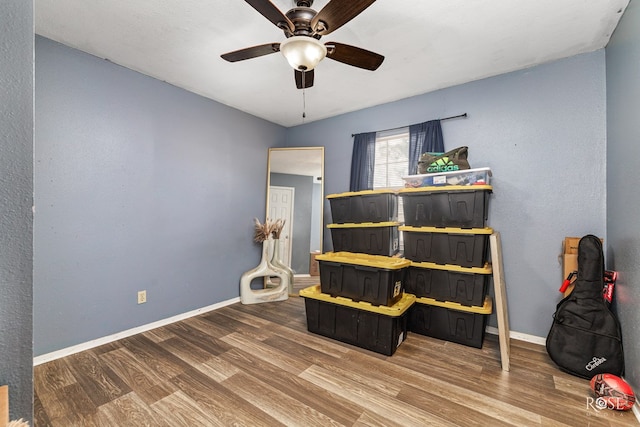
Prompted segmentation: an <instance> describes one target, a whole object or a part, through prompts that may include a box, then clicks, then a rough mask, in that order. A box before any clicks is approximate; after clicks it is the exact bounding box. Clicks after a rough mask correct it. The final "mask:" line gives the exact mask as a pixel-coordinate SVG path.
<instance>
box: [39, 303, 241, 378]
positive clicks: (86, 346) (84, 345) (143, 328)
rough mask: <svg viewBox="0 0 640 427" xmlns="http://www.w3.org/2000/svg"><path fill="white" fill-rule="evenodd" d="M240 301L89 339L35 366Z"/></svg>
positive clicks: (41, 356)
mask: <svg viewBox="0 0 640 427" xmlns="http://www.w3.org/2000/svg"><path fill="white" fill-rule="evenodd" d="M237 302H240V297H236V298H231V299H229V300H226V301H221V302H219V303H216V304H212V305H208V306H206V307H202V308H198V309H196V310H192V311H188V312H186V313H182V314H178V315H176V316H172V317H168V318H166V319H162V320H158V321H156V322H152V323H148V324H146V325H142V326H138V327H136V328H132V329H127V330H126V331H122V332H118V333H115V334H113V335H109V336H106V337H102V338H98V339H95V340H91V341H87V342H84V343H82V344H77V345H74V346H71V347H67V348H63V349H61V350H56V351H53V352H51V353H47V354H43V355H40V356H37V357H34V358H33V366H37V365H41V364H43V363H46V362H50V361H52V360H56V359H60V358H61V357H65V356H69V355H72V354H75V353H79V352H81V351H84V350H89V349H91V348H94V347H98V346H100V345H103V344H108V343H110V342H113V341H117V340H119V339H122V338H126V337H130V336H131V335H136V334H140V333H142V332H146V331H150V330H151V329H155V328H159V327H160V326H165V325H168V324H170V323H174V322H178V321H180V320H184V319H188V318H189V317H193V316H197V315H199V314H202V313H206V312H209V311H213V310H217V309H219V308H222V307H225V306H227V305H231V304H235V303H237Z"/></svg>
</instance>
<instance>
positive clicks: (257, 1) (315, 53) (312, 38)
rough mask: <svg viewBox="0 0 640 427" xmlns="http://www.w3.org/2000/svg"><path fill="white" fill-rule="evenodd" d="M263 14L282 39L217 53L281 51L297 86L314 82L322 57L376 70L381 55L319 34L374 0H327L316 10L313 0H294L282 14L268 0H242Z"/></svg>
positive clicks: (246, 55) (238, 56)
mask: <svg viewBox="0 0 640 427" xmlns="http://www.w3.org/2000/svg"><path fill="white" fill-rule="evenodd" d="M245 1H246V2H247V3H249V4H250V5H251V6H252V7H253V8H254V9H255V10H257V11H258V12H259V13H260V14H261V15H262V16H264V17H265V18H267V19H268V20H269V21H271V22H272V23H273V24H275V25H276V26H277V27H278V28H280V29H281V30H283V31H284V35H285V36H286V37H287V39H286V40H285V41H283V42H282V43H277V42H276V43H267V44H262V45H258V46H253V47H248V48H245V49H240V50H236V51H233V52H228V53H225V54H223V55H220V56H221V57H222V59H225V60H227V61H229V62H237V61H243V60H245V59H251V58H257V57H259V56H263V55H269V54H271V53H275V52H282V53H283V54H284V56H285V57H286V58H287V61H288V62H289V65H291V66H292V67H293V69H294V77H295V81H296V87H297V88H298V89H305V88H308V87H311V86H313V77H314V72H313V69H314V68H315V66H316V65H318V63H319V62H320V61H322V59H324V58H325V56H326V57H327V58H330V59H333V60H334V61H338V62H342V63H344V64H347V65H351V66H354V67H358V68H363V69H365V70H371V71H374V70H376V69H377V68H378V67H379V66H380V64H382V61H384V56H382V55H379V54H377V53H374V52H370V51H368V50H365V49H361V48H359V47H355V46H350V45H347V44H343V43H336V42H327V43H324V44H322V43H320V41H319V39H320V37H322V36H325V35H327V34H330V33H331V32H333V31H335V30H337V29H338V28H340V27H341V26H343V25H344V24H346V23H347V22H349V21H350V20H352V19H353V18H355V17H356V16H358V15H359V14H360V13H361V12H362V11H363V10H365V9H366V8H367V7H369V6H370V5H371V4H372V3H373V2H375V0H349V1H345V0H330V1H329V3H327V4H326V5H325V6H324V7H323V8H322V9H321V10H320V11H319V12H316V11H315V10H313V9H311V5H312V4H313V0H296V5H297V6H296V7H294V8H293V9H291V10H289V11H288V12H287V13H286V14H283V13H282V12H281V11H280V10H279V9H278V8H277V7H276V6H275V5H274V4H273V3H271V2H270V1H269V0H245Z"/></svg>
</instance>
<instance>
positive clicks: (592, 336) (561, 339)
mask: <svg viewBox="0 0 640 427" xmlns="http://www.w3.org/2000/svg"><path fill="white" fill-rule="evenodd" d="M603 286H604V255H603V252H602V243H601V242H600V239H599V238H597V237H596V236H593V235H587V236H584V237H583V238H581V239H580V242H579V243H578V276H577V279H576V281H575V287H574V289H573V291H572V292H571V293H570V294H569V295H568V296H567V297H565V298H564V299H563V300H562V301H560V302H559V303H558V305H557V306H556V312H555V313H554V315H553V324H552V325H551V330H550V331H549V335H547V353H549V356H550V357H551V360H553V361H554V362H555V364H556V365H558V367H559V368H560V369H562V370H563V371H565V372H568V373H570V374H573V375H576V376H578V377H582V378H587V379H591V378H592V377H593V376H594V375H596V374H601V373H609V374H614V375H617V376H621V375H622V374H623V373H624V354H623V351H622V332H621V331H620V323H619V322H618V319H617V317H616V316H615V315H614V314H613V312H611V310H609V306H608V304H607V303H606V301H605V299H604V298H603V296H602V289H603Z"/></svg>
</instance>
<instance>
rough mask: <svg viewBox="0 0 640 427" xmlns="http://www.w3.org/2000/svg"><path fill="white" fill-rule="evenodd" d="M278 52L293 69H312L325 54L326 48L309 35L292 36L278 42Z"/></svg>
mask: <svg viewBox="0 0 640 427" xmlns="http://www.w3.org/2000/svg"><path fill="white" fill-rule="evenodd" d="M280 52H282V54H283V55H284V57H285V58H287V61H288V62H289V65H291V66H292V67H293V68H294V69H295V70H299V71H310V70H313V69H314V68H315V67H316V65H318V63H319V62H320V61H322V60H323V59H324V57H325V56H327V48H326V47H325V45H323V44H322V43H320V42H319V41H318V40H317V39H314V38H313V37H309V36H292V37H289V38H288V39H286V40H285V41H283V42H282V43H280Z"/></svg>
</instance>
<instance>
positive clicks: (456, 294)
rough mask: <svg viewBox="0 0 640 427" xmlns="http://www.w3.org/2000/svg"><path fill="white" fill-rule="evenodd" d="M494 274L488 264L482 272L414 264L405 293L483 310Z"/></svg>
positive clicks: (458, 267) (445, 266)
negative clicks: (477, 307) (480, 307)
mask: <svg viewBox="0 0 640 427" xmlns="http://www.w3.org/2000/svg"><path fill="white" fill-rule="evenodd" d="M491 273H492V269H491V265H490V264H488V263H487V264H485V265H484V267H482V268H480V267H460V266H459V265H440V264H433V263H430V262H411V265H410V266H409V268H408V269H407V273H406V275H405V280H404V288H405V292H408V293H410V294H414V295H415V296H416V297H424V298H432V299H435V300H437V301H448V302H457V303H459V304H462V305H467V306H482V304H484V298H485V297H486V296H487V290H488V287H489V278H490V277H491Z"/></svg>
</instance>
